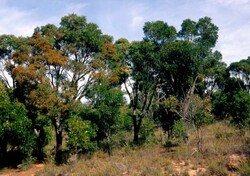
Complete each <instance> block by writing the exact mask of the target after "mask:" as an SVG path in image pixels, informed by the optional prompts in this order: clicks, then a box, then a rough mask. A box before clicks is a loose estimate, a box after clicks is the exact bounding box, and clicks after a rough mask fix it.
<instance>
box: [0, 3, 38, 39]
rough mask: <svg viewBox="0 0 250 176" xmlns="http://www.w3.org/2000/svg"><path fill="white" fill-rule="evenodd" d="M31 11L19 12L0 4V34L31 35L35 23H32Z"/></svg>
mask: <svg viewBox="0 0 250 176" xmlns="http://www.w3.org/2000/svg"><path fill="white" fill-rule="evenodd" d="M32 15H33V11H21V10H19V9H17V8H14V7H7V6H5V4H3V3H2V4H1V7H0V16H1V19H0V34H15V35H18V36H19V35H22V36H28V35H31V34H32V32H33V30H34V28H35V26H36V25H37V23H36V22H32V20H31V18H30V17H32Z"/></svg>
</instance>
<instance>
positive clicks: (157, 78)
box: [0, 14, 250, 175]
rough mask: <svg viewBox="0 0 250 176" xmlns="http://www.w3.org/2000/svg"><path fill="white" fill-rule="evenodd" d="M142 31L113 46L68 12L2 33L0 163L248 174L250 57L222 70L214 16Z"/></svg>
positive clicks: (52, 168) (51, 170) (68, 170)
mask: <svg viewBox="0 0 250 176" xmlns="http://www.w3.org/2000/svg"><path fill="white" fill-rule="evenodd" d="M142 30H143V32H144V37H143V39H142V40H140V41H128V40H127V39H125V38H120V39H118V40H116V41H114V39H113V37H112V36H109V35H107V34H103V33H102V31H101V29H99V27H98V25H97V24H94V23H91V22H88V21H87V19H86V17H85V16H78V15H76V14H69V15H67V16H64V17H62V18H61V22H60V24H59V25H58V26H56V25H53V24H46V25H44V26H40V27H37V28H35V29H34V33H33V35H32V36H30V37H17V36H13V35H5V34H4V35H1V36H0V158H1V160H0V167H1V168H3V169H4V168H12V169H13V168H14V169H15V168H21V169H25V168H26V167H28V166H30V165H32V164H33V163H45V167H44V169H43V170H41V171H39V172H38V173H37V174H40V175H50V174H51V175H65V174H66V175H70V174H76V175H81V174H83V175H88V174H89V175H122V174H124V175H168V174H175V175H176V174H177V175H178V174H179V175H191V174H196V175H197V174H201V175H202V174H203V175H204V174H205V175H206V174H207V175H227V174H230V173H235V174H236V173H241V174H243V175H244V173H245V172H246V173H248V170H249V167H248V162H249V161H248V151H249V149H248V147H249V142H250V141H249V125H250V95H249V81H250V80H249V78H250V75H249V74H250V58H247V59H243V60H241V61H239V62H235V63H231V64H230V66H227V65H226V64H225V63H224V62H223V61H222V55H221V53H220V52H219V51H216V50H215V49H214V48H215V46H216V42H217V40H218V31H219V28H218V27H217V26H216V25H215V24H213V22H212V19H211V18H209V17H203V18H200V19H198V20H197V21H193V20H191V19H185V20H183V22H182V24H181V28H180V30H179V31H177V29H176V28H175V27H174V26H171V25H169V24H168V23H167V22H164V21H160V20H158V21H152V22H146V23H145V24H144V27H143V29H142ZM241 162H242V163H241ZM243 163H245V164H243ZM39 168H40V165H39ZM246 175H248V174H246Z"/></svg>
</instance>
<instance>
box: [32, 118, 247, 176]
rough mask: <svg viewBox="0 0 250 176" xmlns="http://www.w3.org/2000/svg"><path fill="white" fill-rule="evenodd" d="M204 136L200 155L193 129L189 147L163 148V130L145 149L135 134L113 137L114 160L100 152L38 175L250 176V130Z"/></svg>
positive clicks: (227, 128)
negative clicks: (231, 165) (233, 158)
mask: <svg viewBox="0 0 250 176" xmlns="http://www.w3.org/2000/svg"><path fill="white" fill-rule="evenodd" d="M201 133H202V150H201V151H198V150H197V139H196V136H195V132H194V131H193V130H192V129H190V130H189V134H190V140H189V143H188V144H184V143H183V142H182V141H181V140H177V139H173V140H170V141H167V144H166V145H162V144H161V141H162V139H161V137H160V135H159V134H160V132H159V130H156V131H155V135H153V136H151V137H150V138H151V139H152V140H150V141H153V142H149V143H146V144H144V145H142V146H131V145H130V142H131V141H130V140H132V138H131V134H128V133H124V132H123V134H121V135H119V134H118V135H115V136H113V141H114V146H113V152H112V156H111V157H108V154H107V153H106V152H104V151H99V152H96V153H94V154H93V155H92V156H84V157H82V158H81V159H79V160H72V161H71V162H70V163H68V164H66V165H61V166H56V165H55V164H54V163H53V162H52V160H49V161H48V162H47V163H45V167H44V169H43V170H41V171H39V172H37V173H36V175H37V176H54V175H55V176H59V175H76V176H77V175H87V176H88V175H91V176H92V175H93V176H105V175H106V176H113V175H114V176H116V175H131V176H137V175H138V176H139V175H144V176H147V175H148V176H149V175H150V176H151V175H152V176H158V175H159V176H161V175H172V176H179V175H200V176H202V175H203V176H206V175H207V176H209V175H218V176H220V175H221V176H223V175H232V174H235V175H250V162H249V161H247V160H243V159H242V158H243V156H244V157H246V158H247V157H249V155H248V153H249V151H250V150H249V147H250V132H249V130H238V129H235V128H234V127H232V126H231V125H230V124H229V123H227V122H217V123H215V124H212V125H210V126H206V127H203V128H202V131H201ZM119 137H120V138H121V139H122V140H121V139H119ZM125 139H128V140H125ZM233 155H235V156H237V157H238V158H239V159H240V162H239V164H237V162H238V161H231V159H230V157H231V156H233ZM230 162H234V163H236V164H235V165H236V166H235V169H230V168H229V166H228V165H229V163H230Z"/></svg>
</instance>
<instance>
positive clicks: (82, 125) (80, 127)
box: [67, 116, 97, 153]
mask: <svg viewBox="0 0 250 176" xmlns="http://www.w3.org/2000/svg"><path fill="white" fill-rule="evenodd" d="M96 130H97V128H96V127H95V126H93V125H92V124H91V122H90V121H87V120H82V119H81V118H80V117H77V116H73V117H71V118H70V119H69V120H68V140H67V146H68V147H69V149H70V150H71V151H73V152H76V153H79V152H90V151H94V150H96V148H97V145H96V143H95V142H93V141H92V139H93V138H94V137H95V136H96Z"/></svg>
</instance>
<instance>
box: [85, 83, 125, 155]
mask: <svg viewBox="0 0 250 176" xmlns="http://www.w3.org/2000/svg"><path fill="white" fill-rule="evenodd" d="M88 97H89V100H90V102H91V104H92V107H93V109H94V111H95V113H96V116H95V117H96V118H95V119H91V120H92V122H93V123H94V124H96V125H97V127H98V133H97V135H98V136H97V137H98V139H97V140H100V139H101V137H102V136H103V134H105V136H106V137H107V140H108V153H109V156H110V154H111V148H110V135H111V130H112V128H113V127H114V124H115V122H116V120H117V118H118V116H119V115H120V107H121V106H122V104H123V94H122V91H121V90H120V89H118V88H115V87H112V86H111V85H110V84H109V83H107V82H100V83H99V84H96V85H94V87H93V89H92V90H91V91H90V92H89V96H88Z"/></svg>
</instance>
